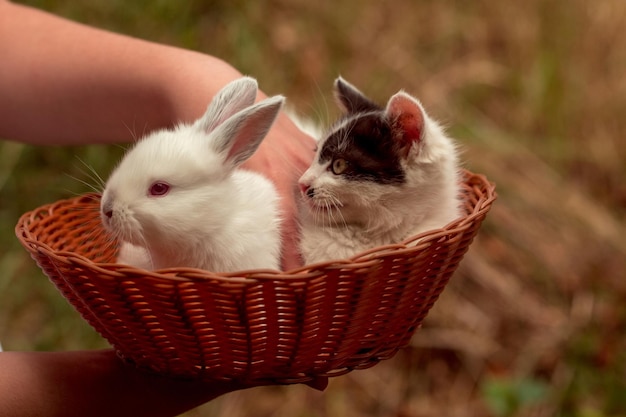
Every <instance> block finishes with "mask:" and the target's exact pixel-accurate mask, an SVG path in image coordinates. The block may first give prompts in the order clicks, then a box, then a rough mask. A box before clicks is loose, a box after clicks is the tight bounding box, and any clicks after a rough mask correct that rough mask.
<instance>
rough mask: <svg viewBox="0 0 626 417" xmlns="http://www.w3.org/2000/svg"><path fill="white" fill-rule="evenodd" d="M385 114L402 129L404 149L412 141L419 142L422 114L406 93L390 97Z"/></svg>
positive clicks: (422, 125) (409, 145)
mask: <svg viewBox="0 0 626 417" xmlns="http://www.w3.org/2000/svg"><path fill="white" fill-rule="evenodd" d="M387 115H388V116H389V117H390V119H391V120H395V123H396V124H397V126H398V128H399V129H401V130H402V140H403V141H404V146H405V147H406V151H407V152H408V150H409V149H410V147H411V145H412V144H413V143H416V142H419V141H420V139H421V138H422V133H423V131H424V114H423V113H422V109H421V108H420V106H419V104H418V103H417V102H416V101H415V100H414V99H412V98H411V97H409V96H408V95H407V94H406V93H398V94H396V95H394V96H393V97H391V99H390V100H389V103H388V104H387Z"/></svg>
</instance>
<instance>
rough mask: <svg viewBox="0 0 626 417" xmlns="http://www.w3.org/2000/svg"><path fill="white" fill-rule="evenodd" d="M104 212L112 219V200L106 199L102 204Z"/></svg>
mask: <svg viewBox="0 0 626 417" xmlns="http://www.w3.org/2000/svg"><path fill="white" fill-rule="evenodd" d="M102 214H103V215H104V216H105V217H106V218H107V219H110V218H111V217H113V203H111V201H110V200H106V201H104V203H103V204H102Z"/></svg>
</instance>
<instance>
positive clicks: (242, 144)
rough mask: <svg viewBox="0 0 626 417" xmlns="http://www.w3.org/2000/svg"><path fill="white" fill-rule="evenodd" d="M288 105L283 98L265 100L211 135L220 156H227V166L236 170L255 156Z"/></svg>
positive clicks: (221, 126)
mask: <svg viewBox="0 0 626 417" xmlns="http://www.w3.org/2000/svg"><path fill="white" fill-rule="evenodd" d="M284 101H285V98H284V97H283V96H274V97H271V98H268V99H266V100H263V101H261V102H259V103H257V104H255V105H254V106H251V107H248V108H247V109H244V110H242V111H240V112H239V113H237V114H235V115H234V116H232V117H230V118H229V119H228V120H226V121H225V122H224V123H222V124H221V125H219V126H218V127H217V128H216V129H215V130H214V131H213V132H212V133H211V137H212V142H211V143H212V145H213V147H214V149H215V150H216V151H217V152H218V153H226V159H225V161H226V163H229V164H230V165H231V166H232V167H233V168H234V167H236V166H238V165H240V164H241V163H243V162H245V161H246V160H247V159H248V158H250V157H251V156H252V154H253V153H254V152H255V151H256V149H257V148H258V147H259V145H260V144H261V141H262V140H263V138H265V135H267V132H268V131H269V130H270V128H271V127H272V124H273V123H274V120H276V116H277V115H278V112H279V111H280V109H281V107H282V105H283V103H284Z"/></svg>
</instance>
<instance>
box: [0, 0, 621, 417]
mask: <svg viewBox="0 0 626 417" xmlns="http://www.w3.org/2000/svg"><path fill="white" fill-rule="evenodd" d="M32 3H33V4H39V5H40V6H42V7H45V8H47V9H49V10H52V11H55V12H57V13H59V14H63V15H65V16H69V17H72V18H75V19H78V20H82V21H85V22H88V23H92V24H95V25H98V26H104V27H108V28H112V29H114V30H117V31H121V32H124V33H129V34H134V35H137V36H141V37H145V38H149V39H153V40H158V41H162V42H168V43H174V44H178V45H182V46H185V47H189V48H194V49H199V50H202V51H206V52H209V53H212V54H215V55H218V56H221V57H223V58H225V59H227V60H228V61H230V62H232V63H233V64H235V65H236V66H237V67H238V68H240V69H241V70H242V71H243V72H246V73H249V74H252V75H254V76H255V77H257V78H258V79H259V80H260V83H261V86H262V87H263V88H264V89H265V90H266V91H267V92H269V93H278V92H280V93H284V94H287V96H288V97H289V98H290V99H291V102H292V104H293V105H294V106H296V107H297V108H298V110H299V111H301V112H303V113H308V114H311V115H314V116H316V117H319V118H320V119H322V120H327V119H330V118H332V117H334V115H335V112H336V110H335V108H334V105H333V104H332V100H331V96H330V86H331V83H332V80H333V78H334V77H336V75H337V74H339V73H341V74H343V75H344V76H345V77H346V78H347V79H349V80H350V81H352V82H353V83H354V84H356V85H357V86H359V87H361V88H362V89H363V90H365V91H366V92H367V93H369V94H371V95H372V96H373V97H375V98H376V99H378V100H379V101H384V100H386V98H387V97H388V96H390V95H391V94H392V93H394V92H395V91H397V90H398V89H401V88H403V89H406V90H407V91H409V92H411V93H413V94H415V95H417V96H418V97H420V98H421V100H422V101H423V103H424V104H425V105H426V107H427V108H428V109H430V111H431V113H432V114H433V115H435V116H436V117H437V118H439V119H442V120H443V121H444V122H445V123H446V124H447V125H448V126H449V130H450V131H451V132H452V133H453V134H454V136H455V137H457V138H458V140H459V143H460V144H461V146H462V148H463V150H464V159H465V161H466V166H467V167H469V168H471V169H472V170H475V171H478V172H482V173H485V174H486V175H487V176H488V177H489V178H490V179H491V180H493V181H495V182H496V183H497V184H498V191H499V194H500V198H499V200H498V201H497V203H496V205H495V206H494V208H493V210H492V212H491V214H490V216H489V217H488V219H487V223H486V224H485V226H484V228H483V230H482V231H481V234H480V236H479V238H478V239H477V241H476V242H475V244H474V246H473V248H472V250H471V251H470V253H469V254H468V256H467V257H466V259H465V260H464V262H463V264H462V266H461V268H460V270H459V271H458V273H457V274H456V275H455V277H454V278H453V280H452V281H451V284H450V285H449V287H448V288H447V289H446V291H445V292H444V294H443V296H442V297H441V299H440V300H439V301H438V303H437V304H436V305H435V307H434V309H433V310H432V313H431V314H430V316H429V317H428V319H427V321H426V324H425V326H424V328H423V329H422V330H420V331H419V332H418V333H417V335H416V336H415V337H414V338H413V340H412V343H411V346H410V347H409V348H407V349H406V350H404V351H402V352H401V353H400V354H398V355H397V356H396V357H395V358H393V359H391V360H389V361H385V362H383V363H381V364H379V365H377V366H376V367H374V368H372V369H369V370H366V371H356V372H353V373H351V374H349V375H346V376H343V377H339V378H335V379H333V380H332V381H331V383H330V386H329V388H328V389H327V390H326V392H325V393H317V392H315V391H313V390H311V389H310V388H307V387H301V386H291V387H265V388H257V389H253V390H249V391H244V392H238V393H233V394H231V395H227V396H224V397H222V398H220V399H218V400H216V401H214V402H212V403H210V404H207V405H205V406H203V407H201V408H199V409H197V410H195V411H193V412H190V413H188V416H190V417H191V416H202V415H212V416H220V415H223V416H252V415H253V416H303V417H304V416H347V417H350V416H402V417H405V416H406V417H409V416H410V417H430V416H433V417H434V416H459V417H464V416H494V417H499V416H563V417H565V416H576V417H588V416H589V417H591V416H594V417H595V416H624V415H626V401H624V398H626V349H625V347H626V346H625V342H626V336H624V334H623V329H625V328H626V306H625V304H624V302H623V300H624V299H625V297H626V280H625V278H626V237H625V236H626V222H625V214H624V213H625V210H624V209H625V208H626V186H625V185H624V178H626V142H625V139H624V133H625V132H626V117H624V114H626V77H624V73H625V70H626V37H624V36H623V31H624V30H623V28H624V27H626V3H624V2H620V1H615V0H599V1H595V2H586V1H583V0H572V1H569V2H559V1H556V0H547V1H541V0H530V1H526V2H493V1H487V0H478V1H474V2H458V1H451V0H443V1H423V2H414V1H411V0H397V1H395V2H393V3H392V4H384V5H383V4H382V3H380V2H376V1H373V0H367V1H361V2H357V1H354V0H353V1H345V2H331V1H319V2H310V1H304V0H292V1H286V0H282V1H281V0H271V1H266V2H244V1H242V0H236V1H231V2H222V3H219V4H217V2H200V1H196V2H184V3H181V2H175V1H169V2H168V1H165V0H163V1H157V2H139V1H138V2H132V3H129V2H122V1H104V0H100V1H94V2H89V3H87V2H84V4H76V3H77V2H70V1H60V0H59V1H51V0H50V1H46V2H43V1H42V2H35V1H33V2H32ZM0 146H1V148H0V151H1V153H0V163H1V165H0V196H1V197H0V231H1V232H2V235H1V236H2V238H1V239H2V240H0V242H1V245H2V246H0V268H1V270H2V271H3V275H2V276H1V277H0V294H1V295H0V305H2V310H3V313H2V314H3V315H2V316H0V338H1V339H2V340H3V341H4V343H5V345H6V347H8V348H14V349H17V348H20V349H33V348H35V349H69V348H90V347H96V346H102V343H103V342H102V341H101V340H100V339H99V338H98V337H97V336H96V335H94V334H93V333H92V332H91V331H90V329H89V328H88V327H86V325H85V324H84V323H82V321H81V319H80V318H78V317H77V315H76V314H75V313H74V312H73V311H71V310H70V309H69V308H68V307H67V306H66V304H65V302H64V301H63V300H59V298H60V296H59V295H58V294H56V293H55V290H54V289H52V288H50V287H51V286H50V285H49V284H48V283H46V282H45V279H43V278H42V276H41V273H40V272H39V271H38V270H36V267H35V266H34V265H33V264H32V262H31V261H30V259H28V258H27V256H26V254H25V253H23V251H22V250H21V249H20V248H19V247H17V243H16V241H15V239H14V238H13V237H12V231H11V229H12V227H13V225H14V224H15V221H16V219H17V215H18V214H19V213H21V212H23V211H25V210H27V209H31V208H33V207H34V206H36V205H39V204H43V203H46V202H49V201H53V200H55V199H58V198H60V197H61V196H64V195H67V193H66V192H65V191H63V188H67V189H71V190H72V191H73V192H81V191H83V190H82V189H81V188H80V186H78V185H77V184H76V182H75V181H71V180H63V179H59V178H58V175H60V174H61V173H64V172H70V173H72V175H80V174H77V173H76V172H75V171H76V170H77V169H76V168H75V167H74V165H80V164H77V163H76V160H75V159H74V156H73V155H74V154H79V155H81V157H82V158H83V159H85V160H86V161H87V162H88V163H90V164H92V165H96V168H97V169H98V171H99V172H103V173H106V172H107V171H106V170H107V167H108V166H110V165H107V163H109V164H110V163H111V162H110V161H113V160H114V159H115V157H116V156H117V154H118V151H117V150H115V149H113V150H112V149H104V150H103V149H101V148H98V149H96V150H94V148H90V147H88V148H79V149H71V150H67V149H66V150H62V149H55V150H52V151H51V150H46V151H45V152H44V151H42V150H40V149H34V148H27V147H22V146H16V145H14V144H8V143H2V144H0ZM102 152H109V157H108V158H105V160H106V161H109V162H106V161H105V162H102V159H101V158H99V157H98V156H99V155H101V154H102ZM17 157H19V160H18V158H17ZM30 190H37V191H36V192H33V193H30ZM50 317H53V318H54V320H51V319H49V318H50Z"/></svg>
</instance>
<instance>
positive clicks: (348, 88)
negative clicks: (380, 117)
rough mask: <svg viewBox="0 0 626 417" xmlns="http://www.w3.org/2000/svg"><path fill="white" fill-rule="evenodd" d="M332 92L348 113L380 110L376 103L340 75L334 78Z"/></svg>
mask: <svg viewBox="0 0 626 417" xmlns="http://www.w3.org/2000/svg"><path fill="white" fill-rule="evenodd" d="M334 93H335V98H336V99H337V102H338V103H339V105H340V106H341V107H342V108H343V109H344V110H345V111H346V112H348V113H350V114H353V113H363V112H367V111H374V110H382V108H381V107H380V106H379V105H378V104H376V103H374V102H373V101H372V100H370V99H369V98H367V97H365V94H363V93H362V92H361V91H359V89H357V88H356V87H355V86H353V85H352V84H350V83H349V82H347V81H346V80H344V79H343V78H341V77H339V78H337V79H336V80H335V89H334Z"/></svg>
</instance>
